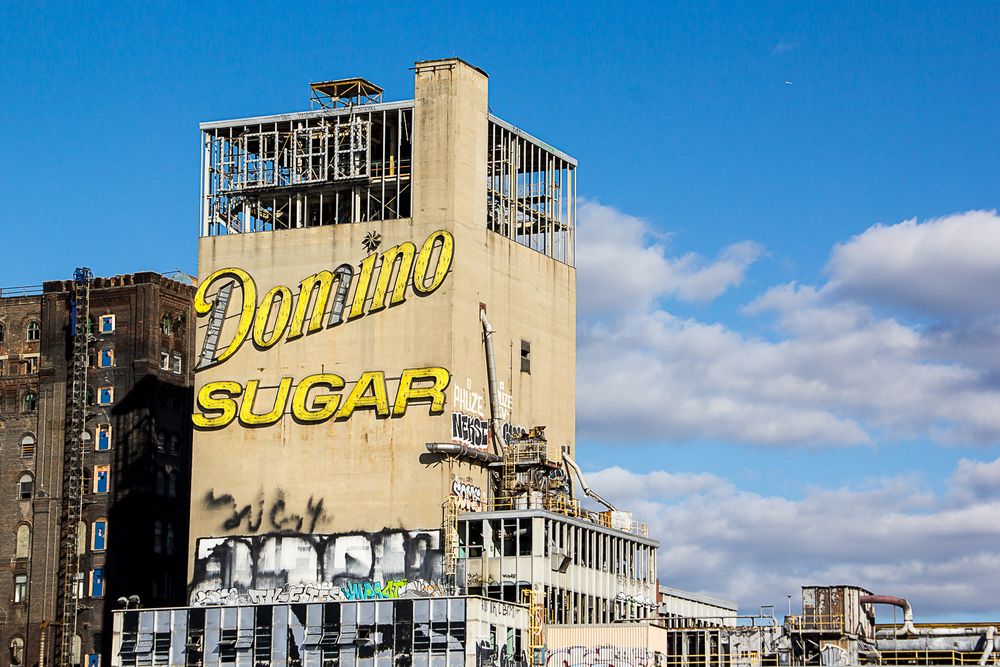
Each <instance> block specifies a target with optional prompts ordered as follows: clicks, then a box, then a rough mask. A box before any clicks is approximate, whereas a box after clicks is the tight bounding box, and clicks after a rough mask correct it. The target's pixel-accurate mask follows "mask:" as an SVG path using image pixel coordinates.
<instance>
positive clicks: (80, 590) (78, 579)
mask: <svg viewBox="0 0 1000 667" xmlns="http://www.w3.org/2000/svg"><path fill="white" fill-rule="evenodd" d="M73 582H74V584H75V585H74V588H76V599H77V600H82V599H83V596H84V595H86V594H87V590H86V589H85V588H84V586H83V572H77V573H76V574H74V575H73Z"/></svg>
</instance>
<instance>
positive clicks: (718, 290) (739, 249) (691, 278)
mask: <svg viewBox="0 0 1000 667" xmlns="http://www.w3.org/2000/svg"><path fill="white" fill-rule="evenodd" d="M579 220H580V230H579V234H578V239H579V240H578V247H577V267H578V271H577V280H578V291H579V293H580V294H581V295H586V298H581V299H580V304H579V308H580V313H581V315H584V316H588V317H594V316H600V315H607V314H617V313H622V312H628V311H635V310H640V309H645V308H648V307H649V306H650V304H652V303H653V302H654V301H655V300H656V299H657V298H660V297H673V298H676V299H679V300H681V301H685V302H689V303H703V302H707V301H711V300H713V299H715V298H717V297H718V296H720V295H721V294H722V293H724V292H725V291H726V290H727V289H729V288H730V287H733V286H736V285H739V284H740V283H741V282H742V281H743V278H744V276H745V274H746V270H747V268H748V267H749V266H750V265H751V264H753V262H754V261H756V260H757V259H758V258H759V257H760V256H761V255H762V253H763V250H762V248H761V247H760V246H759V245H757V244H756V243H753V242H750V241H743V242H741V243H736V244H733V245H731V246H728V247H727V248H725V249H724V250H723V251H722V252H721V253H720V254H719V257H718V258H716V259H715V260H714V261H709V260H706V259H705V258H704V257H701V256H700V255H698V254H696V253H686V254H684V255H682V256H679V257H671V256H669V255H668V254H667V247H666V245H665V242H666V241H667V240H668V238H669V237H666V236H664V235H656V234H654V233H653V230H652V228H651V226H650V225H649V223H647V222H646V221H645V220H642V219H641V218H636V217H634V216H630V215H626V214H624V213H621V212H619V211H617V210H616V209H614V208H611V207H609V206H603V205H601V204H599V203H597V202H594V201H587V200H584V201H582V202H581V203H580V205H579Z"/></svg>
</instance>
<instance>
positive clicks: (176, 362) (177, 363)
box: [173, 352, 184, 375]
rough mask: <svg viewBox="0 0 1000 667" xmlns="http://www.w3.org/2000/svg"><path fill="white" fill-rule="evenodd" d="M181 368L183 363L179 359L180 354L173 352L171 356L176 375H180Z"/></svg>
mask: <svg viewBox="0 0 1000 667" xmlns="http://www.w3.org/2000/svg"><path fill="white" fill-rule="evenodd" d="M183 368H184V364H183V362H182V361H181V355H179V354H177V353H176V352H175V353H174V356H173V371H174V373H176V374H177V375H180V374H181V371H182V369H183Z"/></svg>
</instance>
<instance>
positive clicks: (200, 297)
mask: <svg viewBox="0 0 1000 667" xmlns="http://www.w3.org/2000/svg"><path fill="white" fill-rule="evenodd" d="M229 277H232V278H235V279H236V281H237V282H238V283H239V287H240V291H241V292H242V293H243V310H242V311H241V312H240V321H239V323H238V324H237V325H236V334H235V335H234V336H233V340H232V342H230V343H229V347H227V348H226V349H225V351H223V353H222V354H220V355H219V356H217V357H216V358H215V361H214V363H216V364H220V363H222V362H223V361H225V360H226V359H228V358H229V357H231V356H233V355H234V354H236V350H238V349H240V345H242V344H243V341H244V340H245V339H246V337H247V333H248V332H249V331H250V326H251V325H252V324H253V316H254V311H255V310H256V309H257V285H256V284H255V283H254V281H253V278H251V277H250V274H249V273H247V272H246V271H244V270H243V269H237V268H235V267H229V268H225V269H219V270H218V271H214V272H212V274H211V275H209V276H208V278H205V282H203V283H202V284H201V286H200V287H199V288H198V292H197V294H195V295H194V310H195V312H196V313H197V314H198V315H199V316H202V315H208V314H209V313H210V312H212V305H213V304H214V301H211V302H209V301H206V300H205V295H206V294H207V293H208V288H209V287H211V286H212V285H213V284H214V283H215V282H217V281H219V280H221V279H223V278H229Z"/></svg>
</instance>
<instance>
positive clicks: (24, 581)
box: [14, 574, 28, 602]
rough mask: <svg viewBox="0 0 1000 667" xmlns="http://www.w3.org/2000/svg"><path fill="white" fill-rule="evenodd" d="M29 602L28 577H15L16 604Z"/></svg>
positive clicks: (19, 575) (24, 575)
mask: <svg viewBox="0 0 1000 667" xmlns="http://www.w3.org/2000/svg"><path fill="white" fill-rule="evenodd" d="M27 601H28V575H26V574H15V575H14V602H27Z"/></svg>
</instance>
